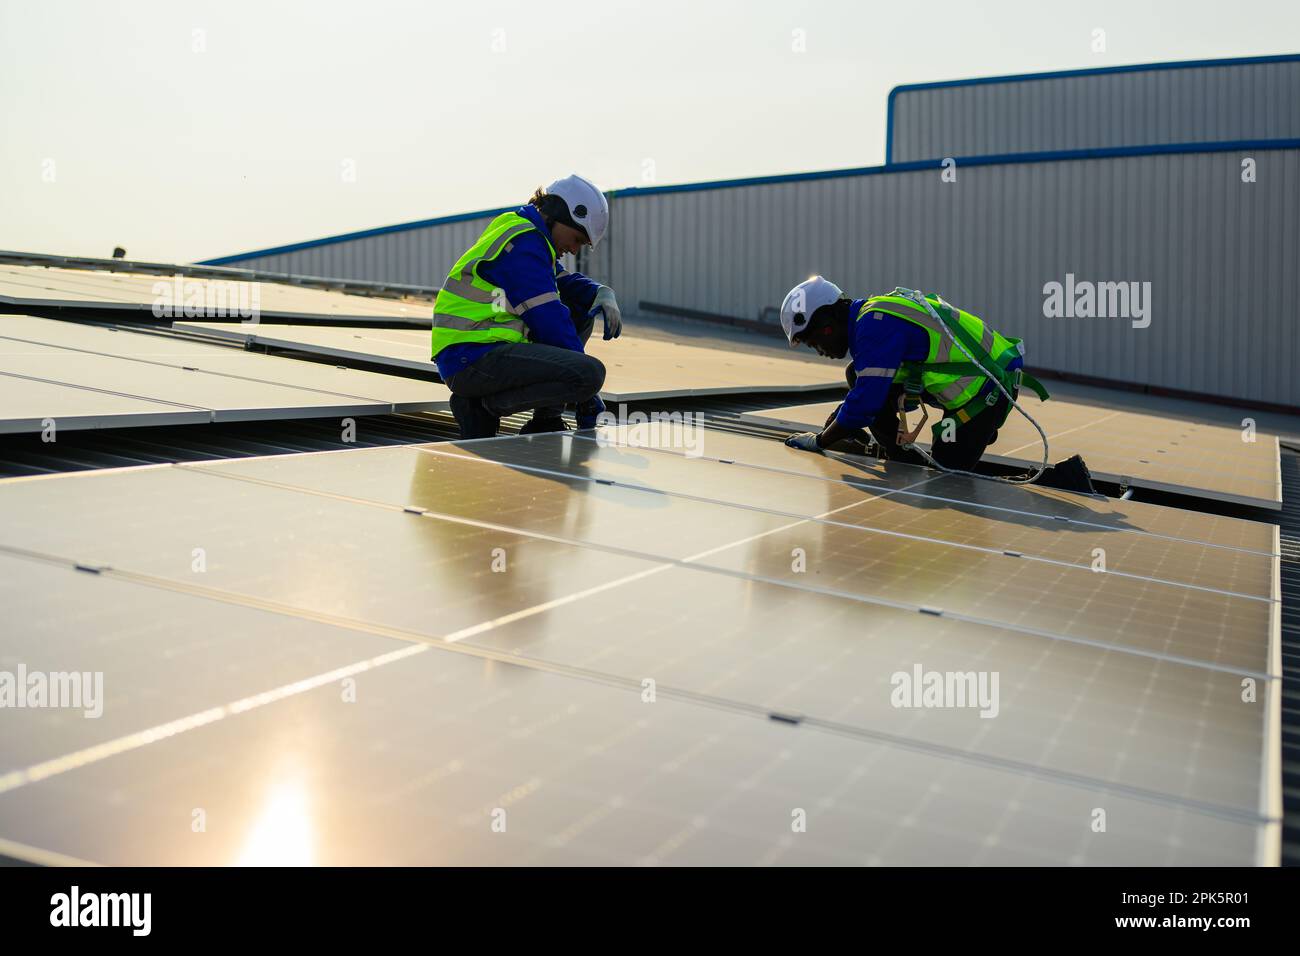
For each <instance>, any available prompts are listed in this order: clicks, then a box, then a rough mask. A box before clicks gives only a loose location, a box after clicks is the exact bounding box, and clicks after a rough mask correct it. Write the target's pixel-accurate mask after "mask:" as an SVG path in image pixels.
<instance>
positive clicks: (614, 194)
mask: <svg viewBox="0 0 1300 956" xmlns="http://www.w3.org/2000/svg"><path fill="white" fill-rule="evenodd" d="M1269 149H1300V139H1252V140H1232V141H1228V142H1221V143H1159V144H1156V145H1153V146H1110V147H1105V148H1101V149H1074V150H1052V151H1047V152H1037V153H1004V154H999V155H994V156H971V157H969V158H966V159H962V158H960V157H957V158H956V162H957V165H958V167H969V166H1003V165H1011V164H1014V163H1050V162H1060V161H1064V160H1074V159H1110V158H1114V157H1121V156H1157V155H1163V154H1168V153H1224V152H1234V151H1245V150H1269ZM941 164H942V160H941V159H920V160H916V161H914V162H910V163H890V164H887V165H885V166H859V167H854V168H850V169H827V170H820V171H817V172H809V173H781V174H778V175H774V176H754V177H750V178H748V179H718V180H712V181H709V182H702V183H681V184H679V185H674V186H629V187H627V188H626V189H610V190H607V191H606V195H607V196H609V197H610V198H611V199H617V198H623V197H635V196H653V195H662V194H666V193H691V192H702V191H705V190H713V189H736V188H739V187H741V186H767V185H773V184H776V183H799V182H812V181H815V180H819V179H848V178H851V177H855V176H879V175H887V174H889V173H908V172H916V171H918V170H923V169H940V168H942V167H941ZM513 208H515V207H513V206H503V207H501V208H498V209H483V210H480V211H478V212H464V213H458V214H456V215H454V216H441V217H438V218H436V219H421V220H419V221H417V222H406V223H401V224H399V225H396V226H379V227H377V228H375V229H365V230H362V231H361V232H349V233H344V234H343V235H338V236H327V237H325V238H323V239H309V240H307V241H306V242H296V243H293V244H292V245H287V246H275V247H273V248H270V249H259V250H256V251H254V252H244V253H240V254H239V255H233V256H222V257H221V258H219V259H206V260H204V261H202V262H197V263H195V265H204V266H219V265H227V264H229V263H232V262H243V261H245V260H248V259H257V258H261V257H263V256H274V255H281V254H283V253H286V252H298V251H300V250H303V249H314V248H316V247H318V246H329V245H334V244H335V243H339V242H348V241H350V240H352V239H365V238H369V237H371V236H383V235H387V234H389V233H394V232H407V231H409V230H411V229H423V228H426V227H429V226H442V225H446V224H448V223H453V222H465V221H466V220H470V219H483V218H486V217H488V216H495V215H498V214H500V213H503V212H506V211H507V210H509V209H513Z"/></svg>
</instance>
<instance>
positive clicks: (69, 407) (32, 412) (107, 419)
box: [0, 371, 212, 434]
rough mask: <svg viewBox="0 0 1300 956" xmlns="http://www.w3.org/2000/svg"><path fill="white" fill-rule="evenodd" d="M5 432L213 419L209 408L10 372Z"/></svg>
mask: <svg viewBox="0 0 1300 956" xmlns="http://www.w3.org/2000/svg"><path fill="white" fill-rule="evenodd" d="M0 409H3V410H4V411H3V417H0V434H16V433H19V432H38V431H44V430H46V429H47V428H49V426H50V424H51V423H54V425H55V428H56V432H55V433H56V434H57V429H59V428H68V429H83V428H120V427H125V426H134V425H198V424H202V423H205V422H209V421H211V420H212V413H211V412H210V411H208V410H207V409H198V408H190V407H186V406H183V405H173V404H168V403H167V402H155V401H148V400H146V399H140V398H131V397H129V396H126V395H115V394H113V393H112V392H99V391H95V390H94V389H89V388H79V387H77V386H75V385H61V384H58V383H56V382H44V381H41V380H39V379H33V378H24V377H22V376H18V375H7V374H5V373H4V372H2V371H0Z"/></svg>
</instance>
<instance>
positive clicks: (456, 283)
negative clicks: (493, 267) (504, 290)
mask: <svg viewBox="0 0 1300 956" xmlns="http://www.w3.org/2000/svg"><path fill="white" fill-rule="evenodd" d="M442 289H443V291H444V292H450V293H451V294H452V295H458V296H460V297H461V298H462V299H469V301H471V302H479V303H482V304H483V305H491V304H492V303H493V302H494V301H495V300H496V297H495V296H494V295H493V294H492V293H491V292H486V291H484V290H483V289H480V288H479V287H478V286H476V285H475V284H474V283H473V282H471V281H470V280H469V279H452V278H450V277H448V279H447V281H446V282H444V283H443V284H442ZM502 301H503V302H504V301H505V299H504V297H503V298H502Z"/></svg>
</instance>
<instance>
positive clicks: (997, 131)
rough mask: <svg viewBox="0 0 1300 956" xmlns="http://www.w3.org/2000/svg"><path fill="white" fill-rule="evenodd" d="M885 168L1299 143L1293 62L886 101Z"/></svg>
mask: <svg viewBox="0 0 1300 956" xmlns="http://www.w3.org/2000/svg"><path fill="white" fill-rule="evenodd" d="M893 99H894V102H893V127H894V128H893V139H892V151H891V155H890V157H889V160H890V162H895V163H904V162H912V161H915V160H923V159H938V158H942V157H945V156H953V157H958V158H960V157H962V156H967V157H969V156H988V155H998V154H1005V153H1028V152H1045V151H1050V150H1072V149H1097V148H1105V147H1112V146H1139V145H1141V146H1150V145H1155V144H1163V143H1213V142H1232V141H1237V140H1247V139H1289V138H1295V137H1300V61H1291V62H1280V63H1247V64H1236V65H1225V66H1203V67H1182V68H1178V69H1156V70H1141V71H1135V72H1126V73H1106V74H1099V75H1093V76H1073V77H1062V78H1054V79H1032V80H1010V81H1007V82H999V83H978V84H970V85H955V86H945V87H937V88H931V89H919V90H909V89H907V88H905V87H904V88H901V89H899V90H898V91H897V93H895V94H894V98H893Z"/></svg>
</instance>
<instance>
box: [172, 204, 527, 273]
mask: <svg viewBox="0 0 1300 956" xmlns="http://www.w3.org/2000/svg"><path fill="white" fill-rule="evenodd" d="M516 208H518V207H517V206H502V207H501V208H500V209H484V210H482V211H481V212H462V213H457V214H456V215H454V216H439V217H437V218H436V219H421V220H419V221H418V222H403V223H398V224H397V225H395V226H376V227H375V228H374V229H362V230H360V231H359V232H346V233H343V234H342V235H338V236H326V237H325V238H324V239H308V240H307V241H306V242H292V243H289V245H287V246H272V247H271V248H270V249H257V250H255V251H254V252H241V253H238V254H237V255H233V256H219V257H217V258H216V259H204V260H203V261H201V262H196V263H194V265H196V266H224V265H226V264H228V263H231V262H242V261H243V260H245V259H259V258H261V257H263V256H278V255H283V254H284V253H286V252H300V251H301V250H303V249H314V248H315V247H316V246H330V245H333V244H334V243H336V242H349V241H351V240H353V239H369V238H370V237H372V236H386V235H389V234H390V233H394V232H409V231H410V230H412V229H423V228H425V227H426V226H443V225H446V224H447V223H452V222H465V221H467V220H469V219H481V218H482V217H484V216H499V215H501V213H503V212H507V211H509V210H511V209H516Z"/></svg>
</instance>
